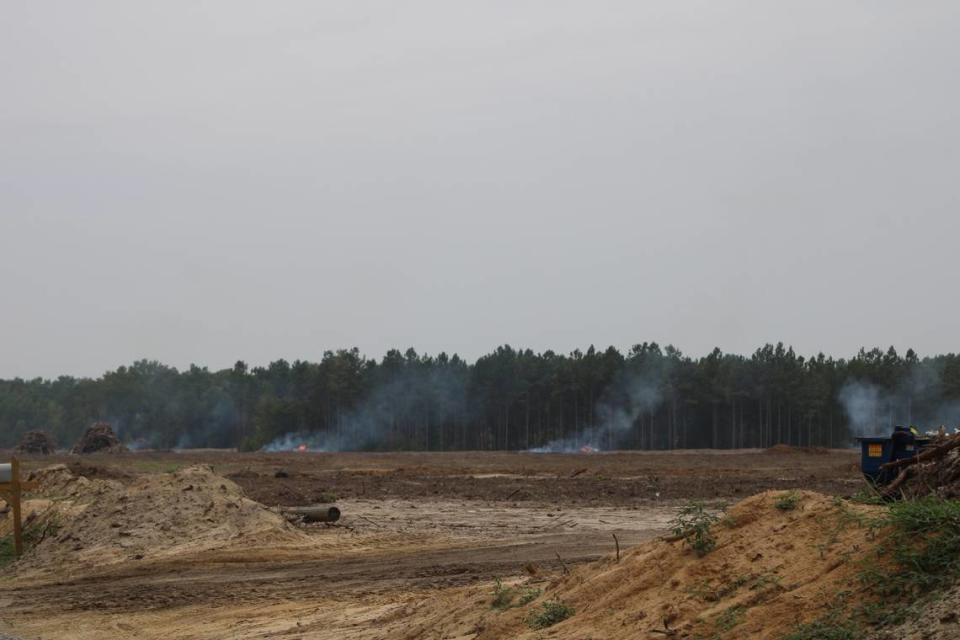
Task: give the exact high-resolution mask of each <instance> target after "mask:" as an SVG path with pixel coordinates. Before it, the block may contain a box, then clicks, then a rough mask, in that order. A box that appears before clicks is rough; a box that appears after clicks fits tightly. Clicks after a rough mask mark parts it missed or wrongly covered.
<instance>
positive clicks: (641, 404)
mask: <svg viewBox="0 0 960 640" xmlns="http://www.w3.org/2000/svg"><path fill="white" fill-rule="evenodd" d="M663 379H664V372H663V370H662V369H661V370H653V369H652V368H650V367H647V368H644V369H641V370H639V371H630V372H628V373H625V374H623V375H622V376H620V377H618V378H617V379H616V380H614V382H613V384H611V385H610V387H609V388H608V390H606V391H605V392H604V395H603V397H602V398H601V400H600V402H599V403H598V405H597V411H596V414H597V415H596V418H597V423H596V424H594V425H592V426H588V427H587V428H586V429H584V430H583V431H582V432H581V433H577V434H573V435H571V436H567V437H565V438H558V439H557V440H553V441H551V442H549V443H547V444H546V445H544V446H542V447H535V448H533V449H530V451H531V452H533V453H569V452H578V451H601V450H604V449H618V448H621V447H623V446H624V445H627V444H629V442H630V441H631V440H635V439H636V428H637V421H638V419H640V417H641V416H644V415H647V414H652V413H654V412H656V410H657V409H658V408H659V407H660V404H661V403H662V402H663V392H662V391H661V388H662V386H661V385H662V381H663Z"/></svg>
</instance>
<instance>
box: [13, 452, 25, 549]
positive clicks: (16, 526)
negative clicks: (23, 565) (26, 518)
mask: <svg viewBox="0 0 960 640" xmlns="http://www.w3.org/2000/svg"><path fill="white" fill-rule="evenodd" d="M10 497H11V498H12V499H13V500H12V503H13V504H11V506H12V507H13V548H14V551H16V554H17V555H18V556H19V555H22V554H23V522H22V521H21V520H20V516H21V515H22V514H21V513H20V460H18V459H17V458H12V459H11V460H10Z"/></svg>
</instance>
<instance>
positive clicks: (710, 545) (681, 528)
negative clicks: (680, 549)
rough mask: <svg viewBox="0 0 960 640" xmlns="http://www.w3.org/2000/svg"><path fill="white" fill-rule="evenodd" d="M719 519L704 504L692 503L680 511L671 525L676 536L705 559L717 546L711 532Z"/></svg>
mask: <svg viewBox="0 0 960 640" xmlns="http://www.w3.org/2000/svg"><path fill="white" fill-rule="evenodd" d="M717 520H719V518H718V517H717V516H715V515H713V514H712V513H710V512H709V511H707V509H706V507H705V506H704V504H703V503H702V502H690V503H688V504H687V505H685V506H684V507H683V508H681V509H680V512H679V513H678V514H677V516H676V517H675V518H674V519H673V521H672V522H671V523H670V528H671V530H672V531H673V534H674V535H675V536H679V537H680V538H682V539H683V541H684V542H685V543H686V544H688V545H689V546H690V548H691V549H693V550H694V551H695V552H696V554H697V555H698V556H700V557H703V556H705V555H707V554H708V553H710V552H711V551H713V549H714V548H715V547H716V546H717V539H716V537H714V535H713V533H712V532H711V527H712V526H713V524H714V523H715V522H716V521H717Z"/></svg>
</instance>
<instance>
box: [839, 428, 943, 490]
mask: <svg viewBox="0 0 960 640" xmlns="http://www.w3.org/2000/svg"><path fill="white" fill-rule="evenodd" d="M857 440H859V441H860V470H861V471H862V472H863V475H865V476H866V477H867V479H868V480H870V481H871V482H874V483H885V482H889V481H890V480H892V479H893V478H892V477H889V476H885V474H884V472H883V471H882V470H881V469H880V465H884V464H887V463H888V462H894V461H895V460H901V459H903V458H912V457H913V456H915V455H917V453H918V452H919V451H921V450H922V449H923V448H924V447H925V446H927V445H928V444H930V439H929V438H916V439H915V440H914V444H912V445H908V446H907V447H905V448H904V450H903V451H899V452H897V455H896V456H894V455H893V441H892V440H891V439H890V437H889V436H863V437H860V438H857ZM894 475H896V474H894Z"/></svg>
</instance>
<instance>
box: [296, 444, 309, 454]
mask: <svg viewBox="0 0 960 640" xmlns="http://www.w3.org/2000/svg"><path fill="white" fill-rule="evenodd" d="M306 450H307V445H305V444H302V445H300V446H299V447H297V451H299V452H300V453H303V452H304V451H306Z"/></svg>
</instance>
